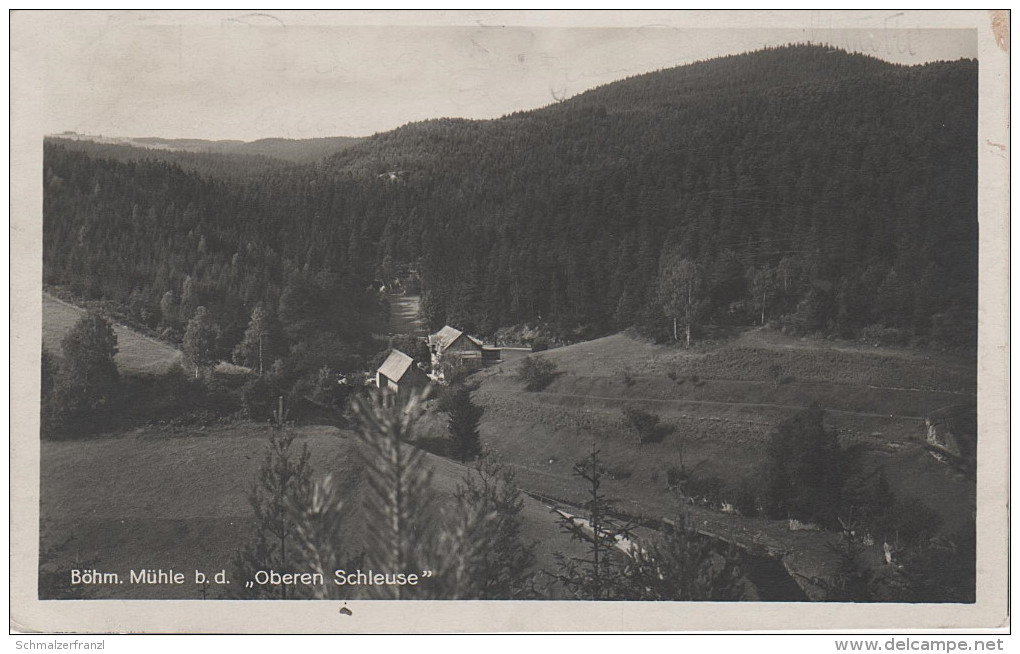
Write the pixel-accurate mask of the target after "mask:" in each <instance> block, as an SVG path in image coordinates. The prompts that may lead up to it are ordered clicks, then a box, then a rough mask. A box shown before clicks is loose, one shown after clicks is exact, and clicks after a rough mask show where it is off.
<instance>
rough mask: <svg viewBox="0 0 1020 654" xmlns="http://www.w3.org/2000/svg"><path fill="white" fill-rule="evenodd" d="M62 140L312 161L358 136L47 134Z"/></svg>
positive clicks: (300, 161) (343, 146)
mask: <svg viewBox="0 0 1020 654" xmlns="http://www.w3.org/2000/svg"><path fill="white" fill-rule="evenodd" d="M47 138H49V139H57V140H62V141H75V142H91V143H97V144H103V145H121V146H128V147H134V148H146V149H150V150H169V151H174V152H193V153H204V154H228V155H254V156H262V157H270V158H274V159H282V160H284V161H290V162H293V163H313V162H315V161H320V160H322V159H324V158H325V157H327V156H329V155H332V154H335V153H337V152H339V151H340V150H343V149H344V148H348V147H350V146H351V145H354V144H355V143H357V142H358V141H360V140H361V138H358V137H348V136H330V137H322V138H310V139H285V138H266V139H258V140H256V141H239V140H233V139H226V140H207V139H190V138H179V139H165V138H158V137H116V136H102V135H98V136H97V135H89V134H77V133H75V132H62V133H60V134H53V135H50V136H49V137H47Z"/></svg>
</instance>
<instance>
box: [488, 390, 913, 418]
mask: <svg viewBox="0 0 1020 654" xmlns="http://www.w3.org/2000/svg"><path fill="white" fill-rule="evenodd" d="M483 392H484V393H491V394H493V395H517V396H525V395H535V396H543V395H544V396H548V397H564V398H572V399H580V400H600V401H603V402H611V403H617V404H628V403H633V402H656V403H662V404H670V405H674V406H681V405H684V404H696V405H703V406H731V407H739V408H751V409H784V410H789V411H800V410H801V409H803V408H804V407H803V406H800V405H794V404H768V403H750V402H725V401H722V400H674V399H663V398H641V399H640V400H637V399H631V398H621V397H611V396H609V395H580V394H573V393H556V392H553V391H538V392H531V393H525V392H523V391H518V390H509V389H508V390H502V389H485V390H484V391H483ZM826 411H827V412H829V413H834V414H839V415H846V416H859V417H864V418H892V419H895V420H912V421H918V422H923V421H924V417H923V416H902V415H895V414H892V413H867V412H863V411H843V410H840V409H826Z"/></svg>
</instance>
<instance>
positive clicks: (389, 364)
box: [375, 350, 429, 397]
mask: <svg viewBox="0 0 1020 654" xmlns="http://www.w3.org/2000/svg"><path fill="white" fill-rule="evenodd" d="M428 383H429V378H428V376H426V374H425V373H424V372H422V371H421V370H420V369H419V368H418V366H416V365H415V364H414V359H412V358H411V357H409V356H407V355H406V354H404V353H403V352H401V351H400V350H393V351H392V352H390V355H389V356H388V357H386V360H385V361H383V364H382V365H381V366H379V369H378V370H377V371H376V373H375V385H376V386H377V387H378V388H381V389H386V390H389V391H392V392H393V393H396V394H397V395H398V396H401V397H404V396H407V395H408V394H409V393H411V392H413V391H416V390H418V389H421V388H424V387H425V386H427V385H428Z"/></svg>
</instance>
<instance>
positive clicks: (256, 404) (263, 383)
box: [241, 377, 280, 420]
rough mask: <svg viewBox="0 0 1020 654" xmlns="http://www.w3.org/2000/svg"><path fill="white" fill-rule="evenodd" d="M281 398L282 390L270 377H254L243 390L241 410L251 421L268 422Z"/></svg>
mask: <svg viewBox="0 0 1020 654" xmlns="http://www.w3.org/2000/svg"><path fill="white" fill-rule="evenodd" d="M279 396H280V389H279V388H278V387H277V386H276V384H275V383H273V382H272V381H271V380H270V379H269V378H268V377H253V378H252V379H250V380H248V382H246V383H245V385H244V386H243V387H242V388H241V408H242V409H243V411H244V414H245V416H246V417H248V418H249V419H251V420H268V419H269V418H271V417H272V415H273V410H274V409H276V401H277V398H278V397H279Z"/></svg>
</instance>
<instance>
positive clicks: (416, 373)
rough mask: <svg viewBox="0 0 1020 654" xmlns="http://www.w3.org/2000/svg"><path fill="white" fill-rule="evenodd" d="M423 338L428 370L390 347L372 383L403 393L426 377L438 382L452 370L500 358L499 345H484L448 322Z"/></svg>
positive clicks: (424, 383)
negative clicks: (428, 360) (426, 348)
mask: <svg viewBox="0 0 1020 654" xmlns="http://www.w3.org/2000/svg"><path fill="white" fill-rule="evenodd" d="M424 340H425V342H426V343H427V344H428V348H429V355H430V359H431V360H430V362H429V369H428V370H425V369H423V368H421V367H419V366H418V365H417V364H416V363H415V361H414V358H413V357H411V356H409V355H408V354H405V353H404V352H401V351H400V350H393V351H392V352H390V355H389V356H388V357H386V360H385V361H384V362H383V364H382V365H381V366H379V369H378V370H376V373H375V384H376V386H377V387H378V388H385V389H387V390H390V391H392V392H394V393H396V394H397V395H405V394H407V393H410V392H412V391H414V390H416V389H420V388H423V387H424V386H427V385H428V384H429V382H430V381H437V382H442V381H444V380H445V378H446V376H447V375H449V374H450V373H451V372H453V371H455V370H477V369H478V368H480V367H482V366H483V365H486V364H489V363H498V362H499V361H500V360H501V358H502V356H501V350H500V348H497V347H488V346H486V345H484V344H483V343H482V341H481V340H480V339H477V338H475V337H474V336H471V335H469V334H465V333H464V332H462V331H460V330H459V329H456V328H454V327H450V326H449V325H447V326H446V327H443V328H442V329H440V330H439V331H438V332H436V333H435V334H430V335H429V336H428V337H426V338H425V339H424Z"/></svg>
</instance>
